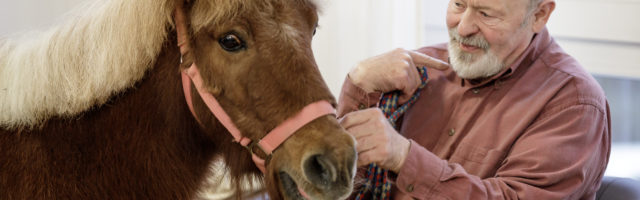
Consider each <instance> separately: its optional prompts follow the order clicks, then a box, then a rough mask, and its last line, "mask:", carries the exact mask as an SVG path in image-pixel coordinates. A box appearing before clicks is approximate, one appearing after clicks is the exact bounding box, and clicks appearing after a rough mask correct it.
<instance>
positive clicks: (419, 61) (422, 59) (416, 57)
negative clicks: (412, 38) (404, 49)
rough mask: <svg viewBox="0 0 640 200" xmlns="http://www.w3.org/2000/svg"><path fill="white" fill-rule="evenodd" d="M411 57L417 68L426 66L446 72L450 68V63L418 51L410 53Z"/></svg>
mask: <svg viewBox="0 0 640 200" xmlns="http://www.w3.org/2000/svg"><path fill="white" fill-rule="evenodd" d="M409 55H410V56H411V59H413V63H415V64H416V66H425V67H430V68H433V69H437V70H445V69H447V68H449V64H448V63H446V62H444V61H441V60H438V59H435V58H433V57H431V56H428V55H425V54H423V53H420V52H417V51H409Z"/></svg>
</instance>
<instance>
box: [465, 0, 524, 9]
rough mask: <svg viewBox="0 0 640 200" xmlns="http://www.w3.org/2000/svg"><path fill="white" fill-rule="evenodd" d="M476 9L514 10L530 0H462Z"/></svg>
mask: <svg viewBox="0 0 640 200" xmlns="http://www.w3.org/2000/svg"><path fill="white" fill-rule="evenodd" d="M461 1H463V2H466V3H467V5H468V6H469V7H473V8H476V9H488V10H504V11H512V10H513V9H517V8H519V7H522V6H526V5H528V2H529V0H461Z"/></svg>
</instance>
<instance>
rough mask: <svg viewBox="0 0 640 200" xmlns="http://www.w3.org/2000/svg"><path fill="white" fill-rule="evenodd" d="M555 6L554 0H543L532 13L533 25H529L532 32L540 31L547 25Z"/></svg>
mask: <svg viewBox="0 0 640 200" xmlns="http://www.w3.org/2000/svg"><path fill="white" fill-rule="evenodd" d="M555 8H556V1H555V0H543V1H542V2H541V3H540V4H539V5H538V8H536V10H535V13H533V18H534V21H533V26H531V28H532V31H533V32H534V33H538V32H540V31H541V30H542V29H544V27H545V26H546V25H547V21H548V20H549V17H550V16H551V13H552V12H553V10H554V9H555Z"/></svg>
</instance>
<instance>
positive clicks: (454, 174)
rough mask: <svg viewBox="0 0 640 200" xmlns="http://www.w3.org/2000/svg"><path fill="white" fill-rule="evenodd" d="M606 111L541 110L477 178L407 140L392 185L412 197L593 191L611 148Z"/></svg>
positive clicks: (558, 195) (570, 195)
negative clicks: (486, 174)
mask: <svg viewBox="0 0 640 200" xmlns="http://www.w3.org/2000/svg"><path fill="white" fill-rule="evenodd" d="M607 116H608V115H607V114H606V113H604V111H603V110H602V109H599V108H597V107H596V106H593V105H585V104H580V105H573V106H566V107H563V108H559V109H555V110H552V111H548V112H545V113H542V114H541V115H540V117H539V119H538V120H536V121H534V122H533V124H531V125H530V126H529V128H528V129H527V130H526V131H525V132H524V133H523V134H522V135H521V137H520V138H519V139H518V140H517V141H516V142H515V143H514V144H513V147H512V148H511V150H510V152H508V154H507V155H506V156H505V159H504V160H503V162H502V164H501V165H500V167H499V168H498V169H496V170H497V171H496V173H495V174H496V175H495V176H494V177H490V178H485V179H481V178H479V177H477V176H474V175H470V174H468V173H467V172H466V171H465V170H464V169H463V168H462V167H461V166H460V165H459V164H456V163H450V162H448V161H446V160H443V159H440V158H439V157H437V156H436V155H434V154H433V153H431V152H430V151H428V150H427V149H425V148H424V147H422V146H420V145H418V144H417V143H416V142H414V141H412V145H411V147H410V150H409V154H408V156H407V160H406V161H405V163H404V165H403V167H402V168H401V169H400V172H399V173H398V177H397V180H396V186H397V188H398V190H400V191H401V192H403V193H405V194H407V195H410V196H412V197H414V198H417V199H578V198H581V197H582V196H583V195H584V194H585V192H587V196H593V194H588V193H593V192H594V191H596V190H597V187H599V181H600V179H601V178H602V174H603V173H604V169H605V168H606V164H607V162H608V157H609V152H610V133H609V128H610V127H609V119H608V117H607Z"/></svg>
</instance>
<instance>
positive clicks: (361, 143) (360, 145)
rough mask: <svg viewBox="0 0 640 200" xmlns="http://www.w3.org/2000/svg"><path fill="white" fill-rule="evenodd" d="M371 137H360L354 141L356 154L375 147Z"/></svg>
mask: <svg viewBox="0 0 640 200" xmlns="http://www.w3.org/2000/svg"><path fill="white" fill-rule="evenodd" d="M370 136H371V135H368V136H364V137H360V138H358V139H356V142H357V143H356V152H358V153H361V152H366V151H369V150H371V149H373V148H375V147H376V141H374V140H375V138H374V137H370Z"/></svg>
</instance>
